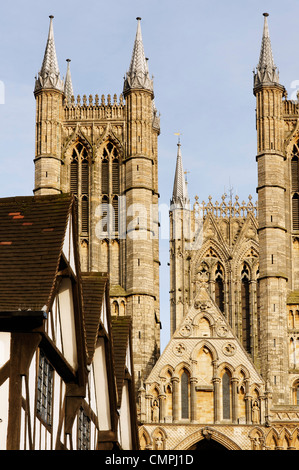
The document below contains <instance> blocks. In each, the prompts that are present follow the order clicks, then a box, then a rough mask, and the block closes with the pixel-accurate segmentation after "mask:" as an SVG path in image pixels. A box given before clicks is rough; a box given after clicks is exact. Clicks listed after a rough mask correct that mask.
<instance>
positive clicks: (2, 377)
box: [0, 194, 137, 450]
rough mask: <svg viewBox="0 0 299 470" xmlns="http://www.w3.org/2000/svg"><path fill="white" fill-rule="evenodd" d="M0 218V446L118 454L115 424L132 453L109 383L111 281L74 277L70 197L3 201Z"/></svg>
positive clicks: (127, 410) (131, 427)
mask: <svg viewBox="0 0 299 470" xmlns="http://www.w3.org/2000/svg"><path fill="white" fill-rule="evenodd" d="M0 219H1V225H0V285H1V289H0V449H1V450H19V449H20V450H27V449H28V450H66V449H70V450H87V449H90V450H93V449H94V450H96V449H108V450H112V449H119V448H122V440H124V439H122V440H121V439H120V432H119V429H120V426H121V425H122V426H126V430H127V431H128V432H130V433H131V435H130V436H127V440H126V443H125V446H126V448H129V449H134V448H137V437H136V436H137V426H136V420H134V416H136V414H134V410H132V409H131V406H133V402H132V401H128V402H126V406H124V408H123V410H122V409H121V404H119V398H118V391H117V386H116V383H117V381H116V376H115V363H117V357H115V355H114V350H113V337H112V326H111V316H110V300H109V279H108V276H107V274H104V273H92V272H90V273H81V271H80V262H79V256H78V244H77V243H78V242H77V240H78V238H77V233H76V206H75V200H74V198H73V197H71V196H69V195H67V194H65V195H58V196H57V195H54V196H53V195H47V196H33V197H16V198H6V199H2V200H0ZM130 346H131V343H130V342H128V343H127V348H130ZM127 351H129V350H127ZM130 354H131V352H129V355H130ZM133 408H134V407H133ZM120 414H121V418H122V423H125V422H126V420H129V423H128V424H122V423H120V422H119V415H120Z"/></svg>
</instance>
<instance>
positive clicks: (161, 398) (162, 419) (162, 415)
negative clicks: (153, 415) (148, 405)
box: [158, 393, 166, 423]
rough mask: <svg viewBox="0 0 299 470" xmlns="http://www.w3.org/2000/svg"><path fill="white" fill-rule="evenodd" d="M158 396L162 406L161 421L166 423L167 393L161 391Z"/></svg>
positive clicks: (160, 406)
mask: <svg viewBox="0 0 299 470" xmlns="http://www.w3.org/2000/svg"><path fill="white" fill-rule="evenodd" d="M158 398H159V408H160V423H164V418H165V403H166V395H165V393H161V394H160V395H159V397H158Z"/></svg>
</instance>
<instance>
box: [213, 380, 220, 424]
mask: <svg viewBox="0 0 299 470" xmlns="http://www.w3.org/2000/svg"><path fill="white" fill-rule="evenodd" d="M212 382H213V384H214V423H215V424H217V423H219V422H220V389H219V387H220V378H219V377H215V378H213V380H212Z"/></svg>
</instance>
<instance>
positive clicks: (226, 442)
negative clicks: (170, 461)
mask: <svg viewBox="0 0 299 470" xmlns="http://www.w3.org/2000/svg"><path fill="white" fill-rule="evenodd" d="M206 435H208V436H209V437H210V438H211V440H213V441H215V442H218V443H219V444H221V445H223V446H224V447H225V448H226V449H227V450H241V447H240V446H239V445H238V444H236V442H234V441H232V440H231V439H230V438H229V437H227V436H226V435H225V434H223V433H221V432H219V431H216V430H215V429H213V428H212V427H210V426H209V427H208V426H206V427H204V428H202V429H200V430H198V431H195V432H194V433H193V434H191V435H189V436H188V437H186V439H184V440H182V441H181V442H180V443H179V445H177V446H176V447H175V448H174V450H188V449H191V447H192V446H195V445H196V444H197V443H198V442H201V441H202V440H203V439H205V436H206ZM224 450H225V449H224Z"/></svg>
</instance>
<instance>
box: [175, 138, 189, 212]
mask: <svg viewBox="0 0 299 470" xmlns="http://www.w3.org/2000/svg"><path fill="white" fill-rule="evenodd" d="M177 145H178V151H177V160H176V169H175V176H174V183H173V192H172V200H171V204H172V205H173V204H175V205H178V206H180V207H181V208H183V209H186V208H187V207H188V204H189V196H188V189H187V182H186V179H185V174H184V169H183V161H182V154H181V144H180V141H179V142H178V144H177Z"/></svg>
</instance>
